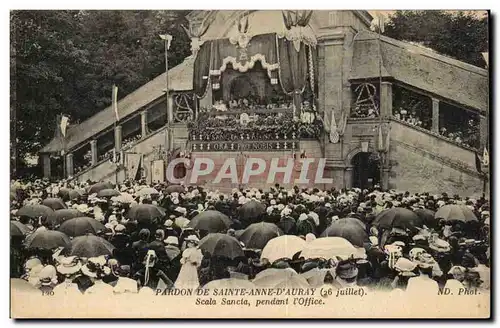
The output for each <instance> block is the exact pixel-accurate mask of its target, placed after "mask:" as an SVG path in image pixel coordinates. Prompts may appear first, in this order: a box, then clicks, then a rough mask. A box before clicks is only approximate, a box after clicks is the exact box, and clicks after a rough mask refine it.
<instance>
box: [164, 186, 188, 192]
mask: <svg viewBox="0 0 500 328" xmlns="http://www.w3.org/2000/svg"><path fill="white" fill-rule="evenodd" d="M165 192H166V193H167V194H171V193H173V192H178V193H179V194H181V193H183V192H186V189H185V188H184V187H183V186H181V185H170V186H168V187H167V188H165Z"/></svg>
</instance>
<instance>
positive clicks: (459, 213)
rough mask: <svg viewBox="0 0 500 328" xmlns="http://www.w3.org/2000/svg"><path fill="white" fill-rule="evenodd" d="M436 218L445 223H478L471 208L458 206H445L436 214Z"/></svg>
mask: <svg viewBox="0 0 500 328" xmlns="http://www.w3.org/2000/svg"><path fill="white" fill-rule="evenodd" d="M435 218H436V219H441V220H444V221H462V222H469V221H478V219H477V217H476V215H475V214H474V212H472V210H471V209H470V208H468V207H467V206H465V205H456V204H450V205H444V206H442V207H440V208H439V209H438V210H437V212H436V214H435Z"/></svg>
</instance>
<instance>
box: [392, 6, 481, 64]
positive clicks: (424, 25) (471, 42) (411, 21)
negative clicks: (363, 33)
mask: <svg viewBox="0 0 500 328" xmlns="http://www.w3.org/2000/svg"><path fill="white" fill-rule="evenodd" d="M478 14H479V12H463V11H459V12H447V11H440V10H423V11H412V10H404V11H402V10H398V11H396V13H395V14H394V15H392V16H390V18H389V21H388V22H387V23H386V25H385V31H384V35H387V36H389V37H391V38H395V39H398V40H403V41H412V42H416V43H419V44H421V45H423V46H426V47H429V48H431V49H433V50H435V51H437V52H439V53H441V54H444V55H447V56H450V57H453V58H456V59H458V60H461V61H464V62H467V63H469V64H472V65H476V66H480V67H485V64H486V63H485V61H484V59H483V58H482V55H481V52H487V51H488V16H487V15H485V16H484V17H478Z"/></svg>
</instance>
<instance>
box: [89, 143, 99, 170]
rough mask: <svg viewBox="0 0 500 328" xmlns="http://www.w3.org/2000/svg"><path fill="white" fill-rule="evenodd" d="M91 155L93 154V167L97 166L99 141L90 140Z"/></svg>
mask: <svg viewBox="0 0 500 328" xmlns="http://www.w3.org/2000/svg"><path fill="white" fill-rule="evenodd" d="M90 153H91V154H92V165H96V164H97V161H98V158H97V140H90Z"/></svg>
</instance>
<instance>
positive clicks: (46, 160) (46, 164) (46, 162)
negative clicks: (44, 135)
mask: <svg viewBox="0 0 500 328" xmlns="http://www.w3.org/2000/svg"><path fill="white" fill-rule="evenodd" d="M42 165H43V177H44V178H47V179H50V177H51V175H52V173H51V167H50V155H49V154H43V155H42Z"/></svg>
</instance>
